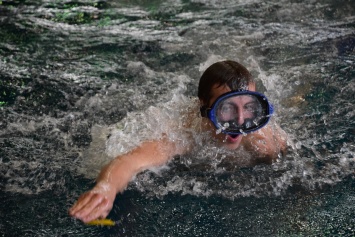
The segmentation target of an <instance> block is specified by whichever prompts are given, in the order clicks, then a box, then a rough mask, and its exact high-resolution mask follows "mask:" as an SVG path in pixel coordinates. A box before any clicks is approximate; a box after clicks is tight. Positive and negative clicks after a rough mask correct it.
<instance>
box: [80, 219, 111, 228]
mask: <svg viewBox="0 0 355 237" xmlns="http://www.w3.org/2000/svg"><path fill="white" fill-rule="evenodd" d="M86 224H87V225H102V226H104V225H105V226H114V225H115V224H116V223H115V222H114V221H113V220H110V219H97V220H93V221H90V222H88V223H86Z"/></svg>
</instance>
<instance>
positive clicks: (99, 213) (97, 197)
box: [69, 182, 116, 222]
mask: <svg viewBox="0 0 355 237" xmlns="http://www.w3.org/2000/svg"><path fill="white" fill-rule="evenodd" d="M115 197H116V192H115V189H114V188H112V187H111V186H110V185H109V184H108V183H106V182H99V183H98V184H96V186H95V187H94V188H93V189H92V190H90V191H88V192H86V193H84V194H82V195H81V196H80V197H79V199H78V201H77V202H76V203H75V204H74V205H73V206H72V207H71V208H70V209H69V214H70V215H71V216H73V217H75V218H77V219H80V220H81V221H83V222H89V221H92V220H95V219H98V218H105V217H106V216H107V215H108V214H109V213H110V211H111V209H112V206H113V202H114V200H115Z"/></svg>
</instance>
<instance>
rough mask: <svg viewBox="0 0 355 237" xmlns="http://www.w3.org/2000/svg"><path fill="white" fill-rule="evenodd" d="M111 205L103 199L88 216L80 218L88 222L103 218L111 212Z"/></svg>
mask: <svg viewBox="0 0 355 237" xmlns="http://www.w3.org/2000/svg"><path fill="white" fill-rule="evenodd" d="M111 208H112V204H111V205H110V202H109V200H108V199H107V198H104V199H103V200H102V202H100V203H99V204H98V205H97V206H96V207H95V208H94V209H93V210H92V211H91V212H90V213H89V214H88V215H86V216H85V217H84V218H82V221H84V222H89V221H92V220H96V219H98V218H105V217H106V216H107V215H108V214H109V212H110V211H111Z"/></svg>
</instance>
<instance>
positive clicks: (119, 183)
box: [69, 139, 177, 222]
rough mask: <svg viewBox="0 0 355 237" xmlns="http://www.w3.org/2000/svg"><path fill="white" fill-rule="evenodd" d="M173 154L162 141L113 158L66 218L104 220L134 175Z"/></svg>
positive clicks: (144, 144) (172, 148) (167, 144)
mask: <svg viewBox="0 0 355 237" xmlns="http://www.w3.org/2000/svg"><path fill="white" fill-rule="evenodd" d="M176 153H177V151H176V149H175V145H174V144H173V143H172V142H169V141H167V140H166V139H163V140H155V141H149V142H144V143H142V145H141V146H139V147H137V148H136V149H134V150H132V151H131V152H129V153H127V154H125V155H122V156H119V157H117V158H116V159H114V160H113V161H111V162H110V163H109V164H108V165H106V166H105V167H104V168H103V169H102V170H101V172H100V175H99V176H98V178H97V183H96V185H95V187H94V188H93V189H91V190H90V191H88V192H86V193H84V194H82V195H81V196H80V197H79V199H78V201H77V202H76V203H75V204H74V205H73V207H72V208H71V209H70V210H69V214H70V215H71V216H73V217H75V218H78V219H80V220H82V221H83V222H89V221H91V220H94V219H97V218H99V217H102V218H104V217H106V216H107V215H108V214H109V212H110V210H111V208H112V206H113V202H114V200H115V197H116V194H117V193H118V192H122V191H123V190H124V189H125V188H126V186H127V185H128V183H129V182H130V181H131V179H132V178H133V177H134V176H135V175H136V174H137V173H138V172H140V171H143V170H145V169H148V168H151V167H154V166H159V165H162V164H164V163H166V162H167V161H168V160H169V158H171V157H172V156H173V155H175V154H176Z"/></svg>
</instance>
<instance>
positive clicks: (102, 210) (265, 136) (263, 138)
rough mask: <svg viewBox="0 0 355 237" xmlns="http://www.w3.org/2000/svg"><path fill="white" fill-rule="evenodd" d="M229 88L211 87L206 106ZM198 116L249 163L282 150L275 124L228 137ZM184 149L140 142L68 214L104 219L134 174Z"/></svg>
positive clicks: (106, 170) (103, 172)
mask: <svg viewBox="0 0 355 237" xmlns="http://www.w3.org/2000/svg"><path fill="white" fill-rule="evenodd" d="M249 90H251V91H255V85H254V84H250V85H249ZM229 91H230V89H229V88H228V87H227V86H220V87H218V86H215V87H213V88H212V91H211V94H212V97H211V100H210V101H209V102H208V105H209V106H211V105H212V104H213V102H214V101H215V100H216V98H217V97H219V96H220V95H222V94H224V93H226V92H229ZM201 103H202V104H204V103H203V102H202V101H201ZM202 119H204V120H205V122H203V124H204V128H205V129H207V130H210V131H212V134H213V136H215V138H216V139H217V141H218V143H219V145H220V146H222V147H225V148H227V149H229V150H236V149H238V148H239V147H241V146H243V147H244V148H245V149H246V150H247V151H250V153H252V155H253V156H254V157H255V159H254V161H253V162H252V163H255V164H256V163H260V162H262V163H271V162H272V161H274V160H275V159H276V158H277V157H278V155H279V154H280V153H284V152H285V150H286V138H285V134H284V132H283V131H282V130H281V129H280V128H278V127H277V128H276V131H274V129H273V128H271V127H270V126H268V125H267V126H265V127H263V128H262V129H260V130H258V131H256V132H254V133H251V134H248V135H246V136H243V135H239V136H237V137H232V136H230V135H225V134H216V132H215V131H216V130H215V127H214V126H213V124H212V122H211V121H210V120H209V119H207V118H202ZM185 149H186V150H178V149H176V147H175V144H174V143H173V142H170V141H168V140H167V139H162V140H155V141H147V142H144V143H143V144H142V145H141V146H139V147H137V148H136V149H134V150H132V151H131V152H129V153H127V154H125V155H122V156H119V157H117V158H115V159H114V160H113V161H111V162H110V163H109V164H108V165H107V166H105V167H104V168H103V169H102V170H101V173H100V175H99V177H98V178H97V183H96V185H95V187H94V188H93V189H91V190H89V191H88V192H86V193H84V194H82V195H81V196H80V197H79V199H78V201H77V202H76V203H75V204H74V205H73V207H72V208H70V210H69V214H70V215H71V216H73V217H75V218H77V219H80V220H82V221H83V222H89V221H92V220H95V219H97V218H105V217H106V216H107V215H108V214H109V212H110V210H111V209H112V205H113V202H114V200H115V197H116V194H117V193H119V192H122V191H123V190H124V189H125V188H126V186H127V185H128V183H129V182H130V181H131V179H132V178H133V177H134V176H135V175H136V174H137V173H139V172H141V171H143V170H146V169H148V168H151V167H155V166H160V165H163V164H165V163H167V162H168V161H169V159H171V158H172V157H173V156H174V155H176V154H183V153H186V152H187V150H188V148H185ZM236 159H237V158H236Z"/></svg>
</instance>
